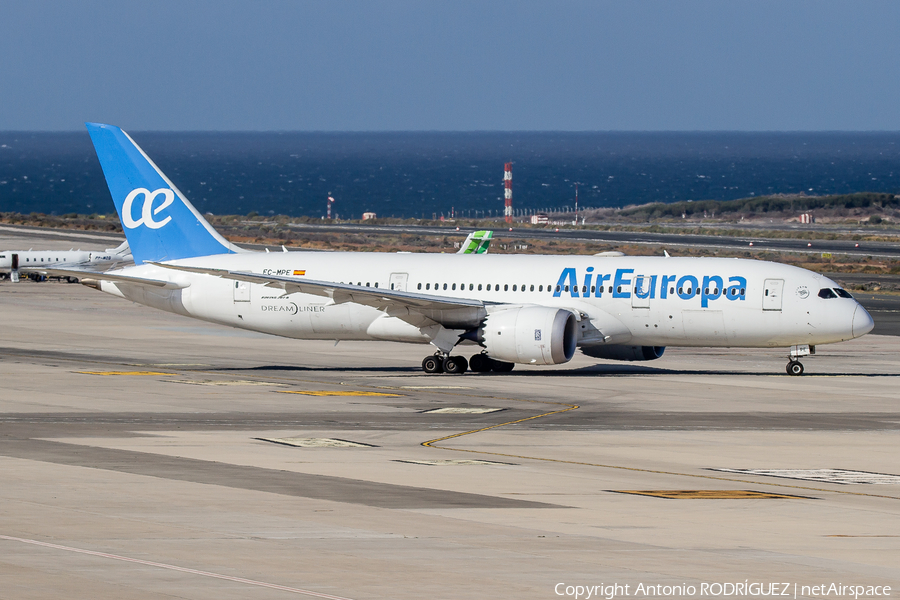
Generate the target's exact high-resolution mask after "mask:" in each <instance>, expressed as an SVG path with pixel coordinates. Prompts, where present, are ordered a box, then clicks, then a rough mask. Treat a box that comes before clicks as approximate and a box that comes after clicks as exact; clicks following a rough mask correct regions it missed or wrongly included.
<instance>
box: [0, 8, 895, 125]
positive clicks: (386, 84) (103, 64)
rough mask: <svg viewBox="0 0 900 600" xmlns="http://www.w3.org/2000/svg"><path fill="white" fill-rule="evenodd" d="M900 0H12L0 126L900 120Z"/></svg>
mask: <svg viewBox="0 0 900 600" xmlns="http://www.w3.org/2000/svg"><path fill="white" fill-rule="evenodd" d="M898 24H900V2H895V1H866V2H859V1H853V2H850V1H847V2H832V1H828V0H816V1H808V2H797V1H791V0H780V1H767V0H752V1H739V0H720V1H715V2H712V1H700V0H679V1H633V2H631V1H628V2H623V1H618V2H605V1H585V2H581V1H571V2H565V1H553V2H551V1H545V2H532V1H527V0H521V1H517V2H499V1H498V2H490V1H476V2H468V1H461V0H453V1H446V2H442V1H426V0H418V1H409V2H406V1H378V0H369V1H339V0H331V1H315V2H304V1H301V0H284V1H277V0H264V1H263V0H260V1H255V2H249V1H248V2H232V1H228V0H216V1H215V2H205V1H204V2H192V1H189V0H179V1H176V2H173V1H168V0H162V1H158V0H155V1H153V2H143V1H142V2H130V1H117V2H112V1H104V0H98V1H93V2H92V1H84V2H41V1H40V0H29V1H19V0H4V2H3V6H2V9H0V56H2V57H3V59H2V60H0V130H77V129H81V128H82V127H83V125H82V123H83V122H84V121H103V122H110V123H114V124H117V125H121V126H122V127H125V128H126V129H131V130H326V131H348V130H349V131H381V130H444V131H454V130H455V131H468V130H567V131H590V130H751V131H753V130H757V131H758V130H808V131H816V130H900V108H898V104H900V60H898V57H900V35H898V34H897V31H896V28H897V25H898Z"/></svg>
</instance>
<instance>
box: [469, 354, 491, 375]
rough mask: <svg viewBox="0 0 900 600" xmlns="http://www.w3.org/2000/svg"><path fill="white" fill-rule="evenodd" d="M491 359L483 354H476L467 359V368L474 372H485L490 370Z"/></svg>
mask: <svg viewBox="0 0 900 600" xmlns="http://www.w3.org/2000/svg"><path fill="white" fill-rule="evenodd" d="M492 363H493V361H492V360H491V358H490V357H489V356H487V355H485V354H476V355H475V356H473V357H472V358H470V359H469V368H470V369H472V370H473V371H474V372H476V373H487V372H488V371H490V370H491V366H493V365H492Z"/></svg>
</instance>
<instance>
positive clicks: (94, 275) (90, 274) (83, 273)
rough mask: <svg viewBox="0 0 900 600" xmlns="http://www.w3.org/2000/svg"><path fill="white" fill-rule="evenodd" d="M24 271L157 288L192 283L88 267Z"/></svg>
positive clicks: (185, 285) (176, 288)
mask: <svg viewBox="0 0 900 600" xmlns="http://www.w3.org/2000/svg"><path fill="white" fill-rule="evenodd" d="M20 271H23V272H29V271H30V272H33V273H44V274H47V275H50V276H52V277H75V278H77V279H79V280H81V281H84V280H85V279H93V280H95V281H112V282H113V283H128V284H131V285H139V286H142V287H152V288H156V289H165V290H178V289H182V288H186V287H188V286H189V285H190V283H176V282H173V281H164V280H162V279H147V278H146V277H134V276H132V275H118V274H116V273H112V272H106V273H104V272H102V271H88V270H86V269H43V268H28V269H20Z"/></svg>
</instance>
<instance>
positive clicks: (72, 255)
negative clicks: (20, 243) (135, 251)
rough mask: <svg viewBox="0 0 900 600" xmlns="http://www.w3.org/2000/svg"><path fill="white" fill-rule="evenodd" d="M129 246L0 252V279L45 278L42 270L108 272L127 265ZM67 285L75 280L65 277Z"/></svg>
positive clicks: (126, 243)
mask: <svg viewBox="0 0 900 600" xmlns="http://www.w3.org/2000/svg"><path fill="white" fill-rule="evenodd" d="M130 262H131V251H130V250H129V249H128V242H122V243H121V244H120V245H119V246H118V247H116V248H107V249H106V250H103V251H99V250H34V249H31V250H5V251H0V279H6V278H7V277H9V278H10V279H12V281H19V270H20V269H22V270H27V271H28V276H29V277H31V278H32V279H37V278H39V277H43V276H44V275H46V272H47V269H45V268H44V267H57V268H62V269H75V268H81V267H86V268H92V269H111V268H113V267H115V266H116V265H118V264H124V263H130ZM67 277H68V279H69V281H70V282H74V281H75V280H76V279H77V277H74V276H71V275H69V276H67Z"/></svg>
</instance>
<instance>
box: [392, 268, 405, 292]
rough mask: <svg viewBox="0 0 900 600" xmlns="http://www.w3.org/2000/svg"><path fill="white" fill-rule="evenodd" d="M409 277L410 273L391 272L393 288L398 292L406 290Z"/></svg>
mask: <svg viewBox="0 0 900 600" xmlns="http://www.w3.org/2000/svg"><path fill="white" fill-rule="evenodd" d="M407 279H409V273H391V289H392V290H394V291H397V292H405V291H406V280H407Z"/></svg>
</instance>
